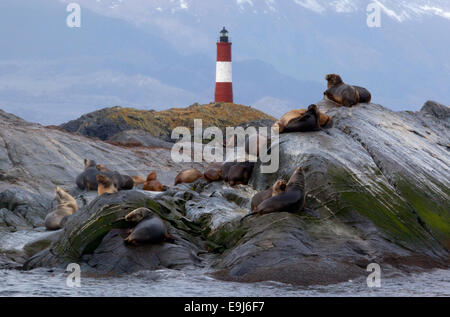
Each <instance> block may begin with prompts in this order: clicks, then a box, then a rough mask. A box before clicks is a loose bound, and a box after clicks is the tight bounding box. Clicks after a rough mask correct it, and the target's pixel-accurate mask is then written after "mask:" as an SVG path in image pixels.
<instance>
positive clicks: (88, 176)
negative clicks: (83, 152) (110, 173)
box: [76, 159, 99, 190]
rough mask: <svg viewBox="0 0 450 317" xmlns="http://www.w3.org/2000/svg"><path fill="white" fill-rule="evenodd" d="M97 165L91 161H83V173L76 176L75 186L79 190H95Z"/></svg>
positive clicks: (97, 172)
mask: <svg viewBox="0 0 450 317" xmlns="http://www.w3.org/2000/svg"><path fill="white" fill-rule="evenodd" d="M98 174H99V170H98V169H97V163H96V162H95V161H93V160H89V159H85V160H84V171H83V173H81V174H80V175H78V176H77V179H76V184H77V186H78V188H79V189H81V190H97V175H98Z"/></svg>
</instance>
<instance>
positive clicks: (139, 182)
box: [131, 176, 145, 185]
mask: <svg viewBox="0 0 450 317" xmlns="http://www.w3.org/2000/svg"><path fill="white" fill-rule="evenodd" d="M131 178H132V179H133V183H134V185H142V184H144V183H145V179H144V178H143V177H141V176H131Z"/></svg>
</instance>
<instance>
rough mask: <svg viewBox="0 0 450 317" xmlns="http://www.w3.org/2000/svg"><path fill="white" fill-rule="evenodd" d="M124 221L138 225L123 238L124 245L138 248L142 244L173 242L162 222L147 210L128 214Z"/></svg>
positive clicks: (142, 209) (141, 209)
mask: <svg viewBox="0 0 450 317" xmlns="http://www.w3.org/2000/svg"><path fill="white" fill-rule="evenodd" d="M125 220H126V221H128V222H134V223H138V224H137V226H136V227H135V228H134V229H133V230H132V231H131V233H130V235H129V236H128V237H127V238H125V243H127V244H132V245H134V246H139V245H142V244H158V243H162V242H165V241H168V242H174V240H176V239H175V238H174V237H172V236H171V235H170V234H169V233H168V231H167V227H166V226H165V224H164V222H163V221H162V220H161V218H159V217H158V216H156V215H154V213H153V212H152V211H151V210H150V209H147V208H138V209H136V210H134V211H132V212H131V213H129V214H128V215H127V216H126V217H125Z"/></svg>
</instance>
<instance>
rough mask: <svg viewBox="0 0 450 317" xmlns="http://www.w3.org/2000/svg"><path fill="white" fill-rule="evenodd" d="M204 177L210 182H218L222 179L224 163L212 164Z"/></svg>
mask: <svg viewBox="0 0 450 317" xmlns="http://www.w3.org/2000/svg"><path fill="white" fill-rule="evenodd" d="M203 178H204V179H205V180H206V181H207V182H208V183H212V182H218V181H221V180H222V164H217V163H216V164H211V165H209V166H208V168H207V169H206V170H205V173H203Z"/></svg>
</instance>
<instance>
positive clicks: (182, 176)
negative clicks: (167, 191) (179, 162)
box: [174, 168, 203, 186]
mask: <svg viewBox="0 0 450 317" xmlns="http://www.w3.org/2000/svg"><path fill="white" fill-rule="evenodd" d="M200 178H203V174H202V173H200V171H198V170H196V169H195V168H191V169H188V170H185V171H182V172H181V173H179V174H178V175H177V177H176V178H175V183H174V184H175V186H176V185H178V184H183V183H186V184H191V183H194V182H195V181H197V180H199V179H200Z"/></svg>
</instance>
